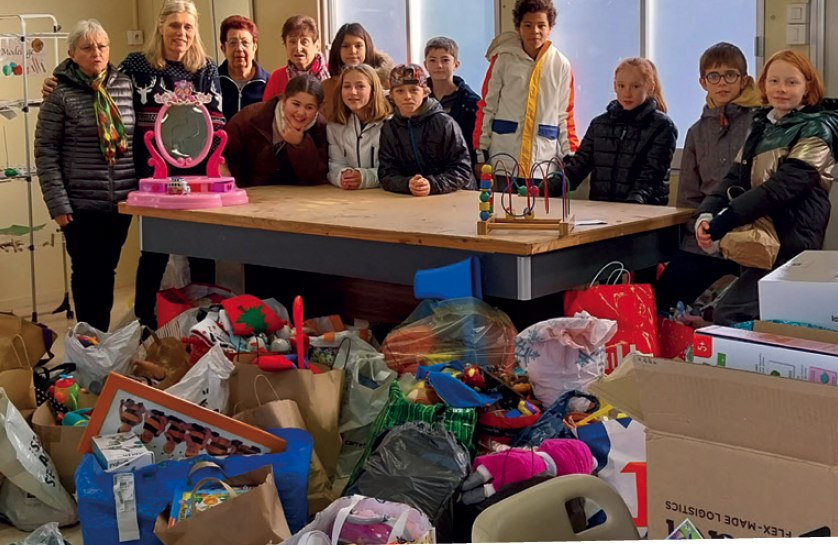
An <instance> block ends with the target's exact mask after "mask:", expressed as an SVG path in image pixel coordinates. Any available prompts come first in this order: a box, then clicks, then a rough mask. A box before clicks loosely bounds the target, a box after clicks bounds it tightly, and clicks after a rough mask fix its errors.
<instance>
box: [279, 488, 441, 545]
mask: <svg viewBox="0 0 838 545" xmlns="http://www.w3.org/2000/svg"><path fill="white" fill-rule="evenodd" d="M370 512H371V513H374V514H375V515H378V516H379V517H380V518H381V519H383V524H385V525H386V526H388V527H390V528H391V529H390V530H389V532H388V533H389V535H388V537H386V538H382V536H383V534H381V533H379V534H378V535H375V536H372V535H370V534H372V532H373V531H374V530H377V529H383V528H382V527H381V526H379V524H363V525H361V524H357V523H355V524H354V526H355V527H354V528H351V527H350V525H353V522H352V515H353V514H357V513H370ZM367 518H369V517H367ZM383 530H384V531H386V529H383ZM364 537H367V539H364ZM369 538H372V539H369ZM339 541H340V542H342V543H347V542H349V543H385V542H386V543H436V533H435V532H434V528H433V526H432V525H431V522H430V521H429V520H428V517H426V516H425V515H424V514H422V513H421V512H419V511H417V510H416V509H414V508H412V507H410V506H408V505H405V504H403V503H395V502H389V501H381V500H379V499H376V498H365V497H364V496H352V497H347V498H339V499H337V500H335V501H334V502H332V503H331V505H329V507H327V508H326V509H324V510H323V511H321V512H319V513H317V516H316V517H314V520H313V521H311V522H310V523H308V524H307V525H306V527H305V528H303V529H302V530H300V532H298V533H296V534H294V535H293V536H291V537H290V538H288V539H286V540H285V541H283V542H282V545H298V544H299V545H304V544H305V545H314V544H317V545H338V542H339Z"/></svg>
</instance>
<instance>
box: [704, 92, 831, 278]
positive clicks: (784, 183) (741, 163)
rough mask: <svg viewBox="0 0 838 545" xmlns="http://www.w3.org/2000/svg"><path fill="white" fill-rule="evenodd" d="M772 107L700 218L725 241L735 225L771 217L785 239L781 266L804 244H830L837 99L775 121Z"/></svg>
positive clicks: (759, 118)
mask: <svg viewBox="0 0 838 545" xmlns="http://www.w3.org/2000/svg"><path fill="white" fill-rule="evenodd" d="M770 111H771V107H766V108H762V109H760V110H758V111H757V112H756V113H755V114H754V122H753V125H752V126H751V132H750V133H749V134H748V138H747V139H746V140H745V145H744V146H743V147H742V151H741V152H739V155H738V156H737V158H736V161H735V162H734V164H733V166H732V168H731V169H730V172H728V174H727V176H725V177H724V179H723V180H722V182H721V183H720V184H719V187H718V188H717V189H716V191H715V192H714V193H713V194H711V195H709V196H708V197H707V198H705V199H704V202H702V203H701V206H700V207H699V208H698V210H697V211H696V219H707V221H710V229H709V234H710V236H711V238H712V239H713V240H719V239H721V238H722V237H723V236H724V235H726V234H727V233H728V232H730V230H731V229H733V228H735V227H738V226H740V225H747V224H749V223H751V222H753V221H754V220H756V219H758V218H761V217H763V216H770V217H771V219H772V220H773V221H774V228H775V229H776V230H777V236H778V237H779V239H780V252H779V254H778V255H777V260H776V262H775V266H779V265H781V264H782V263H785V262H786V261H788V260H789V259H791V258H793V257H794V256H796V255H797V254H799V253H800V252H802V251H804V250H820V249H821V248H822V247H823V240H824V236H825V234H826V227H827V225H828V224H829V215H830V211H831V207H830V202H829V191H830V189H831V187H832V180H833V174H832V170H833V167H834V166H835V156H836V148H838V100H835V99H826V100H824V101H823V102H822V103H821V104H817V105H812V106H806V107H805V108H802V109H800V110H796V111H793V112H790V113H788V114H786V115H784V116H783V117H781V118H780V119H779V120H778V121H777V122H776V123H772V122H771V121H770V120H769V119H768V114H769V113H770ZM729 197H734V199H733V200H732V201H731V200H729ZM702 214H705V217H704V218H701V216H702ZM710 215H712V216H710Z"/></svg>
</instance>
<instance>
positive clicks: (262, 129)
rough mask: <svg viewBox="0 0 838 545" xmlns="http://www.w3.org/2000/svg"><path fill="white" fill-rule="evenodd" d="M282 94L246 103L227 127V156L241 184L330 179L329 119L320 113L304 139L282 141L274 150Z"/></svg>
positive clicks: (241, 185)
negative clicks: (275, 116)
mask: <svg viewBox="0 0 838 545" xmlns="http://www.w3.org/2000/svg"><path fill="white" fill-rule="evenodd" d="M277 102H279V96H274V97H273V98H271V99H269V100H267V101H265V102H257V103H256V104H251V105H250V106H245V107H244V108H242V109H241V110H240V111H239V113H237V114H236V115H234V116H233V118H232V119H231V120H230V122H229V123H227V126H226V127H225V130H226V131H227V135H228V137H229V139H228V141H227V147H226V148H225V149H224V158H225V159H226V160H227V165H228V166H229V167H230V172H231V173H232V175H233V177H234V178H235V179H236V184H238V186H239V187H253V186H257V185H275V184H315V183H320V182H325V181H326V175H327V174H328V171H329V143H328V141H327V139H326V120H325V119H323V116H322V115H320V114H319V113H318V114H317V118H316V120H315V122H314V125H313V126H312V127H311V128H309V129H308V130H307V131H306V134H305V136H304V137H303V141H302V142H300V143H299V144H298V145H296V146H294V145H291V144H288V143H285V142H282V143H281V144H280V145H281V147H280V149H279V151H278V152H275V151H274V143H273V122H274V111H275V110H276V104H277Z"/></svg>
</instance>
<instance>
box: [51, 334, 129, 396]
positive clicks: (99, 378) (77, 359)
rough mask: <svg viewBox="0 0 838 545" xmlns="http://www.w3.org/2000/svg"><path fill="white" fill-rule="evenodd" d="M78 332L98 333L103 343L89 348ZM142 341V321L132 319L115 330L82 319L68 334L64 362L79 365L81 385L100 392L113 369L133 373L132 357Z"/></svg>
mask: <svg viewBox="0 0 838 545" xmlns="http://www.w3.org/2000/svg"><path fill="white" fill-rule="evenodd" d="M78 335H87V336H95V337H96V339H97V340H98V341H99V344H94V345H90V346H88V347H85V346H84V345H82V343H81V341H79V339H78ZM139 344H140V322H131V323H130V324H128V325H126V326H125V327H123V328H122V329H119V330H117V331H115V332H113V333H105V332H102V331H99V330H98V329H96V328H95V327H93V326H90V325H88V324H86V323H84V322H81V323H78V324H76V325H75V326H73V327H72V328H71V329H70V330H69V331H67V334H66V335H65V336H64V361H65V362H66V363H75V364H76V372H75V373H74V375H73V376H74V377H75V379H76V382H77V383H78V384H79V386H81V387H82V388H87V389H88V390H90V391H91V392H93V393H94V394H98V393H99V392H100V391H101V390H102V385H103V384H104V382H105V378H107V376H108V373H110V372H111V371H115V372H117V373H119V374H120V375H125V376H128V375H130V374H131V356H132V355H133V354H134V352H135V351H136V349H137V346H138V345H139Z"/></svg>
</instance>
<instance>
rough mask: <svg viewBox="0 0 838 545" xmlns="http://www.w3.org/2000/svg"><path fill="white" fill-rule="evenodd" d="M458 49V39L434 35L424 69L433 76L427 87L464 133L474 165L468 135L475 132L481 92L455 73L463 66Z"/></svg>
mask: <svg viewBox="0 0 838 545" xmlns="http://www.w3.org/2000/svg"><path fill="white" fill-rule="evenodd" d="M458 52H459V48H458V47H457V42H455V41H454V40H452V39H451V38H446V37H445V36H437V37H436V38H431V39H430V40H428V43H427V45H425V68H426V69H427V70H428V75H429V76H430V80H429V81H428V86H429V87H430V89H431V93H432V94H433V96H434V98H435V99H437V100H438V101H439V103H440V105H441V106H442V111H444V112H445V113H447V114H448V115H450V116H451V117H453V118H454V121H456V122H457V125H459V126H460V130H461V131H462V133H463V136H464V137H466V146H468V153H469V156H470V157H471V164H472V165H474V164H475V163H476V162H477V159H476V156H475V154H474V145H473V142H472V141H471V140H472V139H471V138H469V136H470V135H472V134H474V123H475V121H477V101H478V100H480V95H478V94H477V93H475V92H474V91H473V90H472V89H471V87H469V86H468V84H467V83H466V82H465V81H464V80H463V78H461V77H459V76H455V75H454V70H456V69H457V68H459V67H460V61H459V60H458V59H457V53H458Z"/></svg>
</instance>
